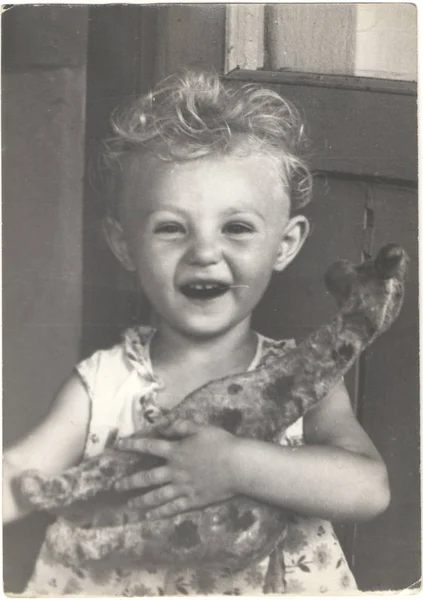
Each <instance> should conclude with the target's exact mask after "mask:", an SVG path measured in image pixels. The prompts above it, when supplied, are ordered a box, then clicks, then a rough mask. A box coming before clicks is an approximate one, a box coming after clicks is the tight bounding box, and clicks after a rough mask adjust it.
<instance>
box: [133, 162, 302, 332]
mask: <svg viewBox="0 0 423 600" xmlns="http://www.w3.org/2000/svg"><path fill="white" fill-rule="evenodd" d="M133 166H134V165H132V168H131V171H133V172H132V174H131V177H130V178H129V179H128V183H127V185H126V188H125V189H124V193H123V202H124V213H125V215H124V220H123V231H124V235H125V238H122V240H121V243H122V244H127V250H128V253H129V256H130V262H131V263H132V266H133V268H134V269H135V270H136V272H137V275H138V279H139V283H140V285H141V287H142V289H143V290H144V292H145V294H146V296H147V297H148V299H149V300H150V302H151V305H152V306H153V308H154V310H155V312H156V316H157V318H158V320H159V323H160V322H162V323H163V322H164V323H166V325H167V326H170V327H172V328H174V329H176V330H178V331H180V332H183V333H185V334H188V335H194V336H200V337H209V336H214V335H219V334H220V333H223V332H224V331H227V330H228V329H230V328H232V327H234V326H236V325H237V324H239V323H241V322H242V321H245V320H249V319H250V317H251V313H252V310H253V309H254V307H255V306H256V305H257V303H258V302H259V300H260V298H261V297H262V295H263V293H264V291H265V290H266V288H267V286H268V283H269V280H270V277H271V274H272V271H273V270H282V269H283V268H284V267H285V266H286V264H288V262H290V261H291V260H292V258H293V257H294V256H295V255H296V253H297V252H298V250H299V248H300V247H301V245H302V243H303V240H304V237H305V235H306V233H307V221H306V220H305V218H304V217H296V218H295V219H290V217H289V210H290V202H289V197H288V194H287V191H286V190H284V188H283V186H282V184H281V183H280V182H279V179H278V177H277V176H276V171H275V164H274V161H272V160H271V159H270V158H269V157H265V156H257V155H255V156H254V155H252V156H245V157H242V158H239V157H235V156H222V157H216V156H214V157H204V158H201V159H198V160H193V161H187V162H178V163H161V162H160V163H159V162H158V161H155V162H154V163H152V164H151V163H150V165H149V167H147V166H146V165H144V166H143V167H142V168H137V169H136V170H134V169H133ZM134 171H135V172H134Z"/></svg>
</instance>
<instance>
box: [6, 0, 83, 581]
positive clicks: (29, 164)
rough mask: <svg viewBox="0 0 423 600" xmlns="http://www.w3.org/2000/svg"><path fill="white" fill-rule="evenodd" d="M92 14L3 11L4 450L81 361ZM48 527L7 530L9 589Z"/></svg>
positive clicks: (36, 524)
mask: <svg viewBox="0 0 423 600" xmlns="http://www.w3.org/2000/svg"><path fill="white" fill-rule="evenodd" d="M87 15H88V13H87V9H86V8H84V7H77V8H72V9H69V8H65V7H60V6H59V7H57V6H56V7H49V6H44V7H31V6H18V7H14V8H12V9H9V10H8V11H6V12H5V13H3V17H2V19H3V22H2V25H3V28H2V29H3V69H4V73H3V80H2V107H3V125H2V127H3V130H2V134H3V135H2V137H3V190H2V192H3V284H4V293H3V317H4V329H3V342H4V344H3V360H4V370H3V386H4V390H3V391H4V400H3V417H4V424H5V426H4V428H3V441H4V446H5V447H7V446H8V445H9V444H10V443H12V442H14V441H16V440H17V439H18V438H19V437H21V436H22V435H24V434H26V433H27V432H28V431H29V430H30V429H31V428H32V427H33V426H34V425H35V424H36V423H37V422H38V421H39V420H40V419H41V418H42V416H43V414H44V413H45V412H46V410H47V409H48V407H49V405H50V404H51V401H52V399H53V396H54V394H55V393H56V391H57V390H58V388H59V386H60V385H61V383H62V382H63V381H64V379H65V378H66V377H67V376H68V374H69V372H70V370H71V369H72V366H73V365H74V363H75V362H76V361H77V360H78V357H79V350H80V348H79V345H80V337H81V304H82V292H81V274H82V182H83V171H84V162H83V154H84V153H83V150H84V116H85V114H84V113H85V52H86V32H87ZM52 451H54V449H52ZM44 524H45V520H44V518H43V517H42V516H37V517H32V518H30V519H27V520H25V521H23V522H22V523H19V524H17V525H12V526H10V527H8V528H6V530H5V540H4V578H5V582H6V585H7V586H8V587H6V589H8V590H10V591H19V588H20V587H21V586H22V585H23V582H24V580H25V577H26V576H27V574H28V572H29V570H30V568H31V564H32V560H33V558H34V555H35V552H36V550H37V546H38V544H39V542H40V539H41V538H40V536H41V534H42V529H43V526H44Z"/></svg>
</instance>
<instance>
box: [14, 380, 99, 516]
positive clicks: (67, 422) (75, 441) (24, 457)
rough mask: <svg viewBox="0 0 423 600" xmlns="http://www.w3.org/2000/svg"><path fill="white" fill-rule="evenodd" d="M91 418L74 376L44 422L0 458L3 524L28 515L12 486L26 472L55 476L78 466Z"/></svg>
mask: <svg viewBox="0 0 423 600" xmlns="http://www.w3.org/2000/svg"><path fill="white" fill-rule="evenodd" d="M89 417H90V404H89V398H88V395H87V393H86V391H85V388H84V386H83V384H82V382H81V381H80V379H79V377H78V376H77V375H73V376H72V377H71V378H70V379H69V380H68V381H67V382H66V383H65V385H64V386H63V387H62V389H61V390H60V392H59V393H58V395H57V397H56V399H55V400H54V402H53V405H52V407H51V409H50V411H49V413H48V415H47V416H46V418H45V419H44V420H43V421H42V422H41V423H40V425H38V426H37V427H36V428H35V429H34V430H33V431H32V432H31V433H29V434H28V435H27V436H26V437H25V438H23V439H22V440H20V441H19V442H17V443H16V444H14V445H13V446H12V447H10V448H8V449H7V450H6V452H5V454H4V458H3V521H4V523H8V522H10V521H14V520H16V519H19V518H21V517H23V516H25V515H26V514H27V513H28V512H30V510H31V509H30V508H29V507H28V506H26V504H25V502H24V501H23V499H22V498H21V497H20V496H19V492H18V490H17V489H16V486H15V485H14V482H15V480H16V478H18V477H19V476H20V475H21V473H22V472H23V471H25V470H27V469H39V470H42V471H44V472H45V473H48V474H51V475H55V474H57V473H60V472H61V471H63V470H64V469H66V468H68V467H70V466H72V465H74V464H75V463H77V462H78V461H79V460H80V458H81V455H82V453H83V450H84V446H85V439H86V435H87V429H88V423H89Z"/></svg>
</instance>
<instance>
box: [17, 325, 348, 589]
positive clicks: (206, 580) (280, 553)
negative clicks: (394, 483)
mask: <svg viewBox="0 0 423 600" xmlns="http://www.w3.org/2000/svg"><path fill="white" fill-rule="evenodd" d="M153 335H154V329H152V328H149V327H135V328H132V329H129V330H127V331H126V332H125V334H124V336H123V340H122V343H121V344H118V345H116V346H114V347H113V348H110V349H108V350H100V351H98V352H96V353H95V354H93V355H92V356H91V357H90V358H88V359H87V360H85V361H83V362H82V363H80V364H79V365H78V366H77V367H76V370H77V372H78V373H79V375H80V377H81V379H82V381H83V382H84V384H85V387H86V389H87V393H88V394H89V397H90V399H91V420H90V427H89V433H88V437H87V441H86V447H85V453H84V458H88V457H92V456H95V455H96V454H99V453H101V452H102V450H103V449H104V447H105V445H106V443H107V441H108V440H109V439H110V436H113V437H115V436H116V435H118V436H120V437H123V436H127V435H130V434H132V433H133V432H134V430H135V429H137V430H138V429H141V428H142V426H143V423H144V424H145V425H147V424H151V423H152V422H153V421H154V420H155V419H156V418H158V417H159V416H160V415H161V410H160V408H159V406H158V405H157V404H156V403H155V397H156V394H157V391H158V390H159V389H160V388H161V383H160V381H159V380H158V378H157V377H156V376H155V374H154V372H153V368H152V364H151V360H150V343H151V339H152V337H153ZM292 344H293V341H275V340H271V339H269V338H265V337H263V336H260V335H258V344H257V352H256V356H255V357H254V359H253V361H252V363H251V365H250V367H249V370H252V369H254V368H256V367H257V366H258V365H259V364H260V363H261V362H262V361H263V359H264V358H265V357H266V356H267V355H268V354H269V353H271V352H272V350H274V349H275V348H281V347H282V348H283V347H289V346H292ZM280 443H281V444H282V445H291V446H292V445H300V444H302V443H303V434H302V419H300V420H299V421H297V422H296V423H295V424H294V425H293V426H291V427H290V428H289V429H288V430H287V431H286V432H285V434H284V436H283V438H282V439H281V440H280ZM62 524H63V520H62V519H61V518H59V519H58V520H57V521H56V522H55V523H53V525H51V526H50V527H51V528H53V532H52V533H54V529H55V528H56V530H57V529H58V528H60V527H61V526H62ZM356 589H357V588H356V584H355V581H354V577H353V575H352V573H351V571H350V568H349V566H348V564H347V562H346V559H345V556H344V554H343V552H342V549H341V547H340V544H339V542H338V540H337V538H336V535H335V533H334V531H333V529H332V526H331V524H330V523H328V522H327V521H324V520H322V519H316V518H308V517H302V516H299V515H296V514H294V513H293V514H292V515H291V517H290V522H289V526H288V530H287V534H286V535H285V537H284V539H283V540H282V541H281V543H280V545H279V547H277V548H275V550H274V551H273V552H272V554H271V555H270V556H268V557H266V558H265V559H264V560H262V561H261V562H260V563H258V564H255V565H251V566H250V567H249V568H248V569H246V570H243V571H240V572H237V573H233V572H230V571H227V570H225V569H220V570H217V569H211V568H210V569H207V568H203V569H184V570H181V569H169V568H166V569H165V568H162V567H159V566H157V568H151V567H149V568H148V569H147V568H145V567H143V566H142V565H140V566H139V568H138V567H137V568H134V567H131V568H130V569H129V568H124V567H122V566H117V567H116V568H113V567H112V566H110V562H109V563H108V564H107V565H106V564H103V563H101V562H100V563H98V564H97V563H96V564H95V565H94V566H91V565H90V566H87V567H85V566H84V567H83V568H80V569H76V568H74V567H72V566H71V565H67V564H62V563H60V562H59V561H58V560H57V559H56V558H54V557H53V556H52V555H51V553H50V551H49V548H48V547H47V545H46V544H45V543H44V545H43V546H42V548H41V551H40V555H39V557H38V561H37V563H36V566H35V569H34V573H33V575H32V577H31V579H30V581H29V583H28V585H27V589H26V593H25V596H33V597H39V596H56V597H57V596H65V595H68V594H69V595H73V596H87V595H96V596H108V597H112V596H175V595H204V594H219V595H220V594H224V595H250V596H251V595H260V594H265V593H274V594H307V595H316V594H329V593H330V594H332V595H341V594H348V593H354V590H356Z"/></svg>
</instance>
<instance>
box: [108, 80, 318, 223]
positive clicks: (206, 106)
mask: <svg viewBox="0 0 423 600" xmlns="http://www.w3.org/2000/svg"><path fill="white" fill-rule="evenodd" d="M112 126H113V131H114V135H113V137H111V138H110V139H109V140H107V141H106V142H105V151H104V154H103V160H104V165H105V166H106V167H107V170H108V171H109V174H110V175H111V179H110V181H109V186H108V187H109V192H111V193H110V198H109V202H108V207H107V211H108V213H109V214H110V215H113V216H116V214H117V205H116V204H117V198H118V196H119V194H118V190H119V179H120V178H121V176H122V170H123V166H124V165H125V164H126V163H127V161H128V158H129V157H131V156H132V157H133V156H134V155H137V154H140V153H150V154H152V155H153V156H155V157H157V158H158V159H160V160H163V161H175V160H177V161H185V160H191V159H195V158H200V157H203V156H207V155H211V154H230V153H233V152H236V151H237V150H239V148H240V147H242V146H245V145H247V146H248V147H249V148H250V149H251V147H253V148H254V149H255V150H256V151H260V152H264V153H267V154H269V155H270V156H273V157H275V158H276V159H277V160H278V161H279V168H281V167H280V165H281V164H282V171H283V172H281V179H282V181H283V183H284V185H288V187H289V189H290V197H291V205H292V208H293V210H295V209H298V208H300V207H302V206H304V205H306V204H307V203H308V202H309V201H310V198H311V190H312V176H311V172H310V170H309V168H308V166H307V163H306V162H305V159H304V156H305V153H306V150H307V143H308V140H307V137H306V135H305V132H304V124H303V122H302V120H301V118H300V115H299V113H298V111H297V110H296V108H295V107H294V106H292V105H291V104H290V103H289V102H287V101H286V100H284V99H283V98H281V96H279V94H277V93H276V92H275V91H273V90H271V89H266V88H263V87H261V86H259V85H255V84H244V85H239V84H238V85H236V84H230V83H228V82H227V81H224V80H222V79H221V78H219V76H218V75H217V74H215V73H208V72H192V71H187V72H185V73H183V74H179V75H173V76H171V77H168V78H166V79H165V80H164V81H162V82H161V83H159V84H158V85H157V87H156V88H155V89H154V90H152V91H151V92H150V93H148V94H146V95H144V96H142V97H140V98H139V99H138V100H137V101H136V102H135V103H134V104H133V106H132V107H131V108H130V109H129V110H126V111H124V112H123V113H122V114H121V115H119V116H117V117H115V118H113V119H112ZM245 142H246V144H245Z"/></svg>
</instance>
